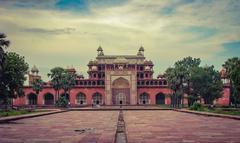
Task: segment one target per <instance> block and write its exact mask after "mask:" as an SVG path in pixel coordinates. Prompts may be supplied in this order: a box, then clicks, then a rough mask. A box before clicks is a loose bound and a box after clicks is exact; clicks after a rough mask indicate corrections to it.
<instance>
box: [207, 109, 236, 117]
mask: <svg viewBox="0 0 240 143" xmlns="http://www.w3.org/2000/svg"><path fill="white" fill-rule="evenodd" d="M205 111H207V112H211V113H218V114H227V115H237V116H240V109H235V108H230V109H228V108H214V109H205Z"/></svg>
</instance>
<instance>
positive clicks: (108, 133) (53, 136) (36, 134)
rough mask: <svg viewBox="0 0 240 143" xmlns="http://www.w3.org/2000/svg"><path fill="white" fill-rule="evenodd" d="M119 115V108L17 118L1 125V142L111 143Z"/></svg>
mask: <svg viewBox="0 0 240 143" xmlns="http://www.w3.org/2000/svg"><path fill="white" fill-rule="evenodd" d="M117 117H118V112H117V111H101V112H98V111H91V112H79V111H69V112H64V113H59V114H52V115H47V116H41V117H35V118H28V119H22V120H17V121H14V122H10V123H7V124H0V143H22V142H24V143H34V142H35V143H55V142H56V143H60V142H63V143H65V142H66V143H72V142H73V143H75V142H76V143H96V142H98V143H99V142H100V143H112V142H114V137H115V132H116V124H117ZM84 129H85V132H84V131H83V130H84ZM75 130H76V131H75Z"/></svg>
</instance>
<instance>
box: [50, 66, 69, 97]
mask: <svg viewBox="0 0 240 143" xmlns="http://www.w3.org/2000/svg"><path fill="white" fill-rule="evenodd" d="M64 73H65V70H64V69H63V68H61V67H55V68H53V69H51V70H50V73H48V77H50V78H51V84H52V86H53V88H54V90H55V91H56V96H57V99H58V98H59V90H60V89H61V88H62V79H63V76H64Z"/></svg>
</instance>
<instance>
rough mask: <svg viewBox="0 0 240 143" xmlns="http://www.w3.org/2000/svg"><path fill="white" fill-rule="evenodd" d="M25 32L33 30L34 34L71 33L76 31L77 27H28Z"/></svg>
mask: <svg viewBox="0 0 240 143" xmlns="http://www.w3.org/2000/svg"><path fill="white" fill-rule="evenodd" d="M24 31H25V32H31V33H34V34H38V33H39V34H71V33H73V32H74V31H76V29H75V28H63V29H43V28H27V29H24Z"/></svg>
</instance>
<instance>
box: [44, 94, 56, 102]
mask: <svg viewBox="0 0 240 143" xmlns="http://www.w3.org/2000/svg"><path fill="white" fill-rule="evenodd" d="M44 105H54V96H53V94H52V93H49V92H48V93H46V94H44Z"/></svg>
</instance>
